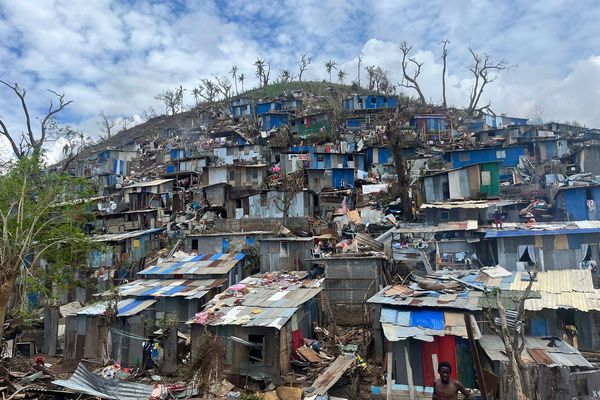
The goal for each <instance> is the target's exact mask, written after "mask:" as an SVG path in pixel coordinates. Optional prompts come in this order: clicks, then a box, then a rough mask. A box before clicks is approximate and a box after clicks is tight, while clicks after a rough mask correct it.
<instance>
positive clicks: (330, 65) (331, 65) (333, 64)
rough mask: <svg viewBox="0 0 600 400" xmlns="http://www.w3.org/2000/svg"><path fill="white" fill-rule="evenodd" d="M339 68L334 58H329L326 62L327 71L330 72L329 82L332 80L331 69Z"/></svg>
mask: <svg viewBox="0 0 600 400" xmlns="http://www.w3.org/2000/svg"><path fill="white" fill-rule="evenodd" d="M334 69H337V63H336V62H335V61H333V60H329V61H327V62H326V63H325V71H327V73H328V74H329V82H331V71H332V70H334Z"/></svg>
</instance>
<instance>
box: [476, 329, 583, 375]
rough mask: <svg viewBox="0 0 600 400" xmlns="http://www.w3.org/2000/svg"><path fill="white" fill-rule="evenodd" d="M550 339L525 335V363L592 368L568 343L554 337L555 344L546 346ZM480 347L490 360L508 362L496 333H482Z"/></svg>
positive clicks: (502, 344)
mask: <svg viewBox="0 0 600 400" xmlns="http://www.w3.org/2000/svg"><path fill="white" fill-rule="evenodd" d="M550 343H551V341H550V340H546V339H543V338H540V337H532V336H526V337H525V349H526V350H527V351H526V352H525V351H524V352H523V358H524V361H525V362H527V363H539V364H546V365H550V366H567V367H583V368H593V366H592V365H591V364H590V363H589V362H588V361H587V360H586V359H585V358H584V357H583V356H582V355H581V353H579V351H577V350H576V349H575V348H573V347H572V346H571V345H569V344H568V343H566V342H564V341H562V340H560V339H558V338H557V339H556V340H554V344H555V346H548V345H549V344H550ZM479 344H480V345H481V348H482V349H483V350H484V351H485V353H486V354H487V356H488V357H489V358H490V359H491V360H492V361H502V362H508V357H506V355H505V353H504V343H502V340H501V339H500V338H499V337H498V336H496V335H483V336H482V337H481V338H480V339H479Z"/></svg>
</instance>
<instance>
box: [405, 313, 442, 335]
mask: <svg viewBox="0 0 600 400" xmlns="http://www.w3.org/2000/svg"><path fill="white" fill-rule="evenodd" d="M410 326H418V327H421V328H429V329H435V330H438V331H439V330H444V312H443V311H437V310H417V311H411V312H410Z"/></svg>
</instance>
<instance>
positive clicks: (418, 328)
mask: <svg viewBox="0 0 600 400" xmlns="http://www.w3.org/2000/svg"><path fill="white" fill-rule="evenodd" d="M469 318H470V320H471V326H472V327H473V333H474V336H475V338H476V339H478V338H479V337H481V332H480V331H479V327H478V326H477V321H476V320H475V317H474V316H473V315H472V314H469ZM380 322H381V326H382V328H383V333H384V335H385V337H386V339H387V340H388V341H390V342H397V341H400V340H406V339H408V338H414V339H417V340H422V341H426V342H432V341H433V336H444V335H453V336H460V337H464V338H466V337H467V327H466V324H465V317H464V314H463V313H456V312H448V311H446V312H439V311H429V310H401V309H395V308H390V307H385V306H384V307H382V308H381V316H380Z"/></svg>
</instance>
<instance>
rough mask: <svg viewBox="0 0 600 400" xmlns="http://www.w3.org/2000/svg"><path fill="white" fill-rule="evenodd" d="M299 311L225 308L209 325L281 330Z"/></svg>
mask: <svg viewBox="0 0 600 400" xmlns="http://www.w3.org/2000/svg"><path fill="white" fill-rule="evenodd" d="M297 310H298V308H297V307H291V308H265V307H245V306H235V307H224V308H221V309H219V311H218V315H219V316H218V317H217V318H216V319H213V320H211V321H210V322H208V323H207V325H210V326H219V325H237V326H264V327H270V328H275V329H277V330H279V329H281V328H282V327H283V326H284V325H285V324H286V323H287V322H288V321H289V319H290V318H292V315H294V313H295V312H296V311H297ZM192 321H193V320H192Z"/></svg>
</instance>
